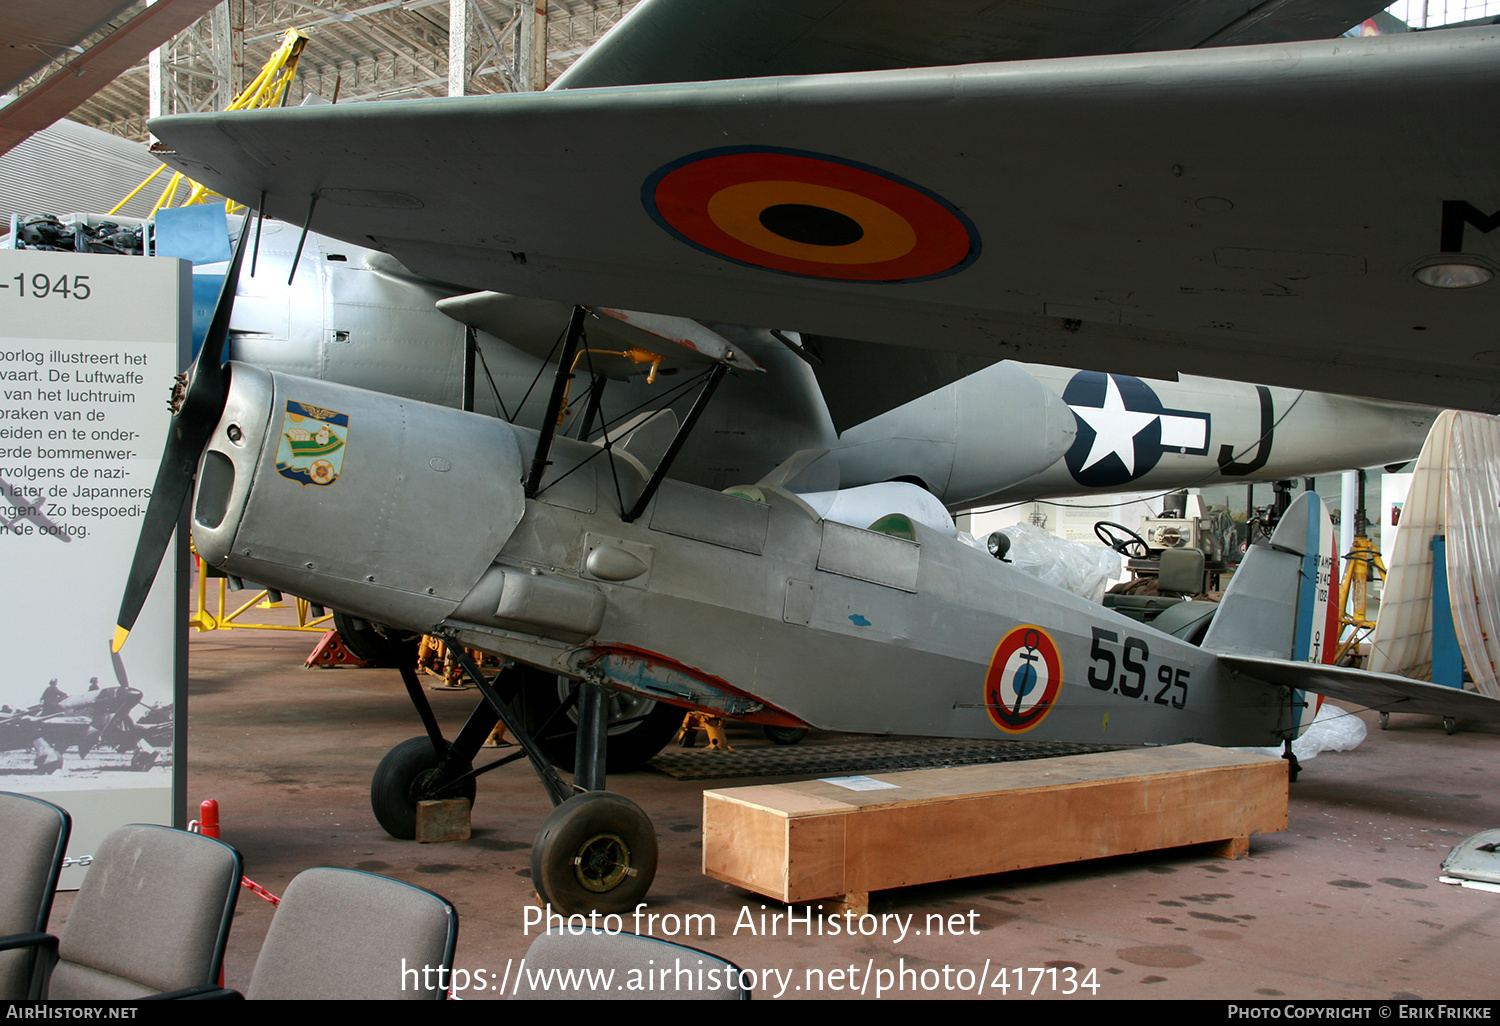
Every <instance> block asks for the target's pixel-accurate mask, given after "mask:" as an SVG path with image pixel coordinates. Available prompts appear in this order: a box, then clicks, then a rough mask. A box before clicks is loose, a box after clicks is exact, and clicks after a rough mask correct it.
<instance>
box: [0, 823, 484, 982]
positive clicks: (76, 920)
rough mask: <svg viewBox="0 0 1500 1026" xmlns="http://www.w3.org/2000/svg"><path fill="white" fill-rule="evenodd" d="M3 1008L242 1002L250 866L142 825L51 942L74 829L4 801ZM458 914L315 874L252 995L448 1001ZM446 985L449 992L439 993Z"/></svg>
mask: <svg viewBox="0 0 1500 1026" xmlns="http://www.w3.org/2000/svg"><path fill="white" fill-rule="evenodd" d="M0 824H3V826H4V829H3V830H0V935H3V936H0V999H7V1000H17V999H23V998H30V999H44V1000H74V1001H78V1000H138V999H142V998H148V997H176V998H237V997H240V996H242V995H240V994H238V993H237V992H234V991H229V990H225V989H223V988H221V987H219V986H218V985H217V981H218V979H219V976H220V969H221V967H222V966H223V962H224V949H225V946H226V944H227V942H228V938H229V924H230V919H231V917H232V916H233V915H234V907H235V901H236V899H237V898H238V896H239V889H240V879H241V876H242V874H243V866H242V863H241V860H240V855H239V852H237V851H235V850H234V848H232V847H230V846H229V845H227V844H225V843H223V842H222V841H218V840H215V839H214V838H210V837H204V836H202V835H200V834H192V833H187V832H186V831H182V830H173V829H171V828H168V827H161V826H147V825H140V824H136V825H132V826H125V827H121V828H120V829H118V830H116V831H114V832H113V833H111V834H110V835H109V836H108V837H106V838H105V839H104V841H103V842H102V843H101V844H100V845H99V847H98V849H97V850H96V851H95V852H94V854H93V859H92V862H91V864H90V867H89V871H88V873H87V874H86V875H85V877H84V880H83V884H82V886H81V887H80V888H79V891H78V894H77V896H76V897H75V898H74V901H73V906H72V908H71V909H70V910H69V912H68V917H67V922H66V924H65V925H64V927H63V929H62V930H61V931H59V933H58V934H57V936H52V935H50V934H47V933H46V932H45V930H46V927H47V921H48V918H49V916H50V915H51V911H52V897H53V894H54V893H55V891H56V887H57V878H58V873H59V871H60V869H61V866H62V861H63V853H64V851H65V850H66V848H67V843H68V834H69V832H70V830H71V822H70V820H69V818H68V814H67V813H66V812H65V811H63V810H62V809H59V808H58V807H57V806H55V805H52V804H50V803H48V802H44V801H41V800H39V799H36V798H31V797H28V796H26V795H17V794H8V793H0ZM457 939H458V913H457V911H456V910H455V909H454V908H453V906H452V904H450V903H449V902H448V901H447V900H446V899H444V898H442V897H440V896H439V895H436V894H433V893H432V892H430V891H426V890H423V889H422V888H420V887H413V886H411V885H409V884H405V883H401V882H400V881H397V880H390V879H387V878H385V877H380V876H375V875H373V874H370V873H360V872H357V871H354V870H347V869H326V868H323V869H310V870H307V871H306V872H303V873H301V874H299V875H298V876H297V877H296V878H295V879H294V880H293V881H292V882H291V884H290V885H289V886H288V887H287V889H286V893H285V895H284V896H283V897H282V899H281V904H280V905H279V906H278V908H277V911H276V914H275V916H274V917H273V918H272V920H271V928H270V930H269V931H268V932H267V934H266V940H265V943H264V945H262V947H261V952H260V957H259V958H258V959H257V961H256V964H255V969H254V972H253V973H252V974H251V978H250V986H249V988H248V989H247V991H246V994H245V995H243V996H246V997H250V998H335V999H336V998H384V999H403V998H404V999H413V998H416V999H421V998H427V999H432V998H438V999H440V998H443V997H445V996H446V988H447V976H448V973H447V972H443V973H438V972H435V971H434V972H430V973H416V974H403V973H401V972H400V971H399V967H400V965H401V964H402V963H401V959H402V958H405V959H406V960H407V962H406V964H408V965H413V966H421V967H431V968H432V969H433V970H436V969H438V968H439V967H441V968H442V969H444V970H450V971H451V969H452V965H453V952H454V947H455V945H456V942H457ZM439 981H442V985H441V986H439Z"/></svg>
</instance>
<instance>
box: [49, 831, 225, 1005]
mask: <svg viewBox="0 0 1500 1026" xmlns="http://www.w3.org/2000/svg"><path fill="white" fill-rule="evenodd" d="M242 875H243V868H242V864H241V861H240V853H239V852H237V851H235V850H234V849H233V848H231V847H230V846H229V845H227V844H225V843H224V842H223V841H218V840H215V839H213V838H211V837H204V836H202V835H201V834H191V833H188V832H187V831H185V830H173V829H172V828H170V827H163V826H146V825H141V824H135V825H132V826H124V827H121V828H120V829H118V830H116V831H114V832H113V833H111V834H110V835H109V836H108V837H106V838H105V839H104V841H103V842H102V843H101V844H100V845H99V847H98V849H97V850H96V851H95V852H94V858H93V862H92V864H91V865H90V866H89V871H88V874H87V875H86V876H85V877H84V878H83V886H82V887H80V888H79V890H78V896H77V897H76V898H74V900H73V907H72V908H71V909H70V910H69V912H68V919H67V922H66V923H65V924H64V926H63V929H62V931H61V932H60V933H59V935H58V937H57V938H56V940H55V942H54V944H53V945H52V946H51V950H50V951H49V954H51V955H52V956H53V957H54V958H55V964H54V965H53V966H52V967H51V974H50V976H51V978H50V980H48V981H45V984H44V989H42V990H41V991H40V992H34V995H35V996H37V997H41V998H46V999H48V1000H65V1001H101V1000H102V1001H119V1000H125V1001H128V1000H132V999H135V998H141V997H147V996H150V995H153V994H159V993H161V992H163V991H175V990H180V989H184V988H188V987H197V986H202V985H205V984H210V983H215V982H217V980H218V977H219V970H220V968H221V967H222V965H223V963H224V946H225V944H226V943H227V941H228V939H229V921H230V918H231V917H232V916H233V915H234V905H235V900H236V899H237V898H238V897H239V890H240V877H241V876H242Z"/></svg>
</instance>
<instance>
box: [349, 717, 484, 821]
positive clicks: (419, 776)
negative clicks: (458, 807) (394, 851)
mask: <svg viewBox="0 0 1500 1026" xmlns="http://www.w3.org/2000/svg"><path fill="white" fill-rule="evenodd" d="M443 744H444V746H445V748H446V749H447V750H450V751H451V750H452V748H453V746H452V745H450V744H448V743H447V742H446V741H445V742H444V743H443ZM439 761H440V760H439V759H438V753H437V751H436V750H435V749H434V748H433V747H432V739H431V738H429V737H426V736H425V735H424V736H422V737H412V738H407V739H406V740H405V741H403V742H401V743H400V744H399V745H397V746H396V747H395V748H392V749H391V750H390V751H389V752H387V753H386V754H385V758H383V759H381V760H380V765H378V766H376V767H375V775H374V776H373V777H372V778H371V779H370V808H371V809H372V810H373V811H374V813H375V821H376V822H377V823H379V824H380V827H381V829H382V830H384V831H385V832H386V833H388V834H390V835H391V836H392V837H395V838H399V839H400V840H403V841H410V840H413V839H414V838H415V837H416V836H417V802H420V801H427V800H428V799H432V798H467V799H469V804H470V805H472V804H473V803H474V778H473V777H470V778H468V779H467V780H465V781H463V783H461V784H457V785H454V786H450V787H441V786H440V784H441V781H439V780H438V779H437V776H438V763H439ZM468 770H469V767H467V766H464V767H461V771H462V772H468Z"/></svg>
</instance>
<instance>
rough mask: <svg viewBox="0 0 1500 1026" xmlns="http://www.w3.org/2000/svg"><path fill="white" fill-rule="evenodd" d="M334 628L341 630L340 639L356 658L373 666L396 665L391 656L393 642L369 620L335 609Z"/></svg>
mask: <svg viewBox="0 0 1500 1026" xmlns="http://www.w3.org/2000/svg"><path fill="white" fill-rule="evenodd" d="M333 629H334V630H336V631H338V632H339V640H340V641H342V642H343V643H344V647H345V648H347V649H348V650H349V651H350V652H351V653H353V654H354V656H355V658H357V659H362V660H364V661H365V662H367V663H369V664H370V665H371V666H394V665H395V660H394V659H393V658H392V657H391V643H390V642H389V641H387V640H386V638H385V636H384V635H383V634H381V633H380V632H379V631H377V630H376V629H375V625H374V624H372V623H370V621H369V620H361V619H360V618H359V617H357V616H350V615H349V614H348V613H341V612H339V611H338V610H337V609H335V610H334V611H333Z"/></svg>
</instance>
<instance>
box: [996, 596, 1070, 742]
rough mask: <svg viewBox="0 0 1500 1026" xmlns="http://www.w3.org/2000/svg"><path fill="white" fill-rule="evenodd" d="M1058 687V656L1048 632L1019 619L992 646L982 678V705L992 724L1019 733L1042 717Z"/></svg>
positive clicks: (1059, 680) (1050, 706) (1054, 696)
mask: <svg viewBox="0 0 1500 1026" xmlns="http://www.w3.org/2000/svg"><path fill="white" fill-rule="evenodd" d="M1061 687H1062V659H1061V658H1060V657H1059V656H1058V654H1057V645H1056V644H1055V643H1054V642H1053V640H1052V636H1051V635H1050V634H1048V633H1047V632H1046V631H1044V630H1043V629H1042V628H1040V627H1037V626H1035V625H1033V624H1029V623H1023V624H1021V625H1020V626H1019V627H1015V628H1013V629H1012V630H1011V631H1010V632H1009V633H1007V634H1006V635H1005V637H1003V638H1001V639H1000V644H998V645H996V646H995V654H994V656H993V657H992V658H991V659H990V669H989V672H988V673H987V674H985V678H984V705H985V708H986V709H987V710H989V714H990V719H991V720H992V721H994V724H995V726H997V727H999V728H1000V729H1001V730H1003V731H1005V732H1006V733H1007V734H1020V733H1023V732H1025V731H1028V730H1030V729H1031V728H1032V727H1035V726H1036V725H1037V724H1038V723H1041V722H1042V720H1043V719H1045V718H1046V716H1047V713H1049V712H1051V711H1052V706H1053V705H1054V704H1056V702H1057V693H1058V690H1059V689H1060V688H1061Z"/></svg>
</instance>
